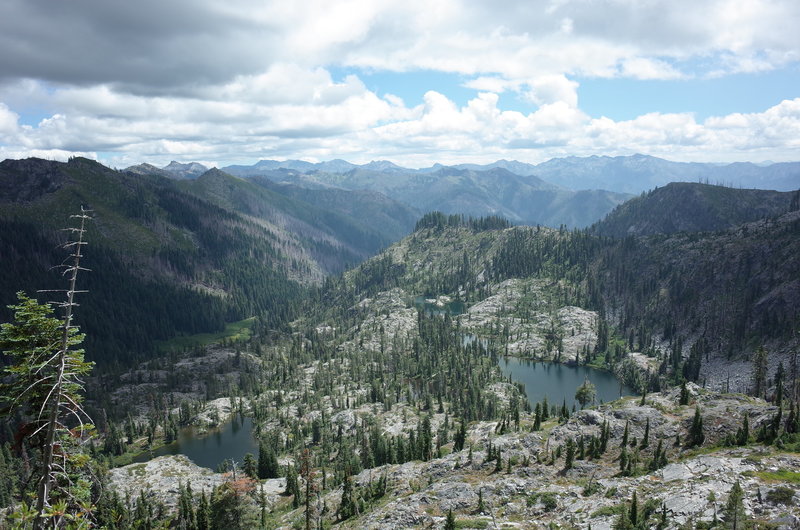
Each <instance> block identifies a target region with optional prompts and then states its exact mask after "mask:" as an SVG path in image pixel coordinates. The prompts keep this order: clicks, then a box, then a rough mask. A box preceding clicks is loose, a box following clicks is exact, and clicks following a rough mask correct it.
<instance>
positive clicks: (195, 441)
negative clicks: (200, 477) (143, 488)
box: [134, 415, 258, 470]
mask: <svg viewBox="0 0 800 530" xmlns="http://www.w3.org/2000/svg"><path fill="white" fill-rule="evenodd" d="M247 453H253V456H255V457H256V458H258V445H257V444H256V441H255V439H254V438H253V419H252V418H248V417H239V416H238V415H234V417H233V419H232V420H231V421H229V422H228V423H226V424H224V425H222V426H221V427H220V428H219V429H216V430H213V431H210V432H208V433H203V434H202V435H198V434H197V433H196V432H195V430H194V429H193V428H191V427H188V428H184V429H181V430H180V431H179V432H178V439H177V441H175V442H173V443H171V444H168V445H165V446H162V447H159V448H158V449H156V450H155V451H146V452H144V453H142V454H140V455H138V456H137V457H136V458H135V459H134V461H135V462H147V461H148V460H150V459H152V458H155V457H157V456H164V455H178V454H182V455H186V456H187V457H189V459H190V460H191V461H192V462H194V463H195V464H197V465H198V466H201V467H207V468H210V469H212V470H216V469H217V466H218V465H219V464H221V463H222V462H223V461H224V460H234V461H235V462H236V463H237V464H239V465H241V463H242V460H244V455H246V454H247Z"/></svg>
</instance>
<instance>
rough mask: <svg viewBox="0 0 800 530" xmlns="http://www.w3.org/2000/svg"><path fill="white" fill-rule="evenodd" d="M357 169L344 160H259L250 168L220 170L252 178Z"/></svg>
mask: <svg viewBox="0 0 800 530" xmlns="http://www.w3.org/2000/svg"><path fill="white" fill-rule="evenodd" d="M356 167H358V166H357V165H356V164H351V163H350V162H347V161H345V160H340V159H336V160H329V161H327V162H320V163H316V164H315V163H312V162H306V161H304V160H284V161H278V160H260V161H259V162H256V163H255V164H253V165H252V166H242V165H233V166H227V167H224V168H222V169H223V171H225V172H226V173H229V174H231V175H235V176H237V177H254V176H256V175H264V176H269V174H270V173H271V172H273V171H276V170H280V169H284V170H292V171H300V172H303V173H305V172H308V171H329V172H331V173H343V172H345V171H350V170H351V169H354V168H356Z"/></svg>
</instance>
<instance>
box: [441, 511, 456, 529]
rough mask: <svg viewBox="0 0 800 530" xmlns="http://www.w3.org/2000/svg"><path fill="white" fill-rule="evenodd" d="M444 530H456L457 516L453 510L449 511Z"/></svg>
mask: <svg viewBox="0 0 800 530" xmlns="http://www.w3.org/2000/svg"><path fill="white" fill-rule="evenodd" d="M444 530H456V518H455V517H453V510H452V509H450V510H448V511H447V519H445V521H444Z"/></svg>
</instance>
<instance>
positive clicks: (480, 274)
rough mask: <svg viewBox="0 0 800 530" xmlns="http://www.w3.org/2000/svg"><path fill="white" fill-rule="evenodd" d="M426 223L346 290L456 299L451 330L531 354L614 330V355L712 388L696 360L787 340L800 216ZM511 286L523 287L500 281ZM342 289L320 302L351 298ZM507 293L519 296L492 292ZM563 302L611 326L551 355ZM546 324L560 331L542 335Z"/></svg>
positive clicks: (720, 374)
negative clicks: (616, 225) (567, 226)
mask: <svg viewBox="0 0 800 530" xmlns="http://www.w3.org/2000/svg"><path fill="white" fill-rule="evenodd" d="M439 215H441V214H439ZM436 217H437V216H436V215H434V214H429V215H427V216H426V217H424V218H423V219H422V220H421V221H420V223H419V225H418V228H419V229H418V230H417V231H416V232H415V233H414V234H412V235H411V236H409V237H407V238H405V239H403V240H402V241H400V242H399V243H397V244H395V245H393V246H392V247H390V248H389V249H387V250H386V251H385V252H384V253H382V254H381V255H380V256H377V257H375V258H372V259H371V260H369V261H367V262H366V263H364V264H363V265H361V266H360V267H358V268H357V269H355V270H354V271H351V272H349V273H348V275H347V282H348V285H352V286H354V287H355V288H356V289H357V290H359V291H360V292H361V293H363V295H364V296H374V295H375V294H376V293H380V292H382V291H386V290H388V289H392V288H401V289H404V290H405V291H406V292H410V293H418V294H423V295H425V296H426V297H429V298H436V297H438V296H441V295H447V296H450V297H451V298H453V299H456V298H457V299H458V300H461V301H463V302H464V303H465V304H466V305H467V307H468V308H469V309H468V312H469V313H470V315H471V316H472V319H471V321H470V322H471V323H469V324H468V323H462V326H464V327H465V329H472V331H469V332H470V333H474V334H477V335H478V336H482V337H484V338H486V339H487V340H494V341H499V343H500V345H499V347H501V348H502V347H504V346H503V344H507V346H505V347H506V348H508V350H507V351H513V352H517V353H516V354H517V355H520V353H519V352H523V353H522V355H523V356H527V355H532V356H533V357H535V358H544V359H547V358H553V357H554V356H556V354H557V353H559V354H560V352H562V351H563V352H566V353H565V354H567V353H568V354H569V357H570V358H573V359H574V358H575V357H576V356H577V357H578V358H580V359H581V360H582V361H583V359H584V358H586V359H591V358H592V356H593V355H594V354H593V353H592V351H605V350H606V348H607V347H609V346H607V345H606V346H604V344H607V341H608V340H610V335H609V329H616V334H617V336H618V337H621V338H622V340H623V343H624V344H625V345H624V346H622V348H623V349H620V350H618V351H617V353H615V354H614V355H619V354H621V352H623V351H625V349H629V350H634V349H635V351H643V352H648V353H649V354H650V355H652V356H654V357H656V358H658V359H659V360H660V362H662V363H666V364H665V368H664V372H662V374H668V373H670V371H672V372H673V373H678V374H682V375H685V376H686V377H688V378H689V379H694V380H699V378H701V377H702V378H704V379H707V380H708V384H709V385H717V388H719V385H721V384H724V383H725V381H724V377H725V375H726V374H725V372H724V371H721V370H714V369H711V368H709V369H706V368H703V367H704V366H706V362H710V363H711V364H709V367H713V366H718V364H715V363H722V364H725V363H726V362H728V360H729V359H732V358H735V357H737V356H739V355H741V354H745V355H749V354H751V353H752V352H753V351H755V349H756V348H757V347H758V346H760V345H765V346H767V347H768V348H769V349H770V351H772V352H774V354H775V355H776V356H777V357H778V358H781V357H785V355H786V353H787V352H788V351H790V350H791V347H792V345H793V344H796V337H794V335H793V333H794V329H795V326H796V322H797V319H798V318H800V280H798V278H800V262H798V260H797V259H796V258H797V256H798V255H800V211H795V212H791V213H788V214H784V215H783V216H781V217H779V218H776V219H771V220H766V221H757V222H754V223H749V224H745V225H741V226H739V227H736V228H734V229H731V230H728V231H725V232H718V233H702V234H698V233H693V234H675V235H671V236H653V237H649V238H627V239H609V238H600V237H596V236H593V235H591V234H589V233H588V232H585V231H580V232H576V231H565V230H552V229H548V228H544V227H540V228H531V227H513V228H505V229H494V230H480V229H477V228H476V227H477V225H472V224H470V222H467V223H466V224H464V223H462V222H458V221H456V222H455V223H452V222H450V223H448V222H444V223H441V222H436ZM517 280H523V283H522V284H514V285H512V284H506V283H505V282H510V281H517ZM531 282H533V283H531ZM537 282H538V283H537ZM541 282H544V283H541ZM342 288H343V289H344V291H342V293H340V294H339V295H335V294H331V295H330V296H328V297H327V298H329V299H331V300H335V299H336V296H344V293H347V292H352V291H349V290H348V289H350V288H349V287H347V288H346V287H342ZM515 291H516V292H517V293H520V292H525V291H527V292H528V294H522V295H519V294H517V295H513V294H505V295H503V293H509V292H510V293H513V292H515ZM500 295H502V296H500ZM487 296H489V297H491V298H492V299H495V298H494V297H497V298H496V300H495V301H494V302H493V303H492V306H493V307H495V310H497V308H503V309H502V310H500V312H499V313H498V314H499V315H507V317H505V318H504V319H501V323H500V324H497V325H492V326H491V327H489V328H488V329H484V330H483V331H481V328H480V326H481V325H482V324H481V321H482V320H481V318H482V317H480V316H479V315H478V314H473V311H474V309H473V308H472V307H473V304H475V306H474V307H479V306H480V304H481V303H483V302H484V301H485V300H487ZM520 300H522V301H524V303H523V302H522V301H520ZM341 303H342V305H344V306H347V304H348V301H346V300H342V301H341ZM349 303H355V301H354V300H350V301H349ZM520 304H522V305H520ZM348 307H349V306H348ZM568 307H578V308H582V309H583V310H587V311H593V312H595V313H596V318H597V319H599V320H598V321H605V322H606V323H607V324H606V326H610V327H611V328H608V327H606V328H604V327H603V325H600V324H597V325H598V326H599V327H596V328H594V330H595V333H596V336H595V338H591V339H587V340H589V344H590V348H589V350H585V349H582V348H581V347H580V346H581V345H580V344H578V345H577V347H569V348H568V347H566V346H565V347H564V349H563V350H562V349H556V347H555V344H558V343H560V342H561V341H563V342H564V344H567V343H568V342H569V340H568V339H569V338H570V335H569V333H567V331H568V330H569V327H566V328H562V327H563V326H565V324H564V322H565V321H563V319H561V317H559V319H560V320H559V319H556V320H553V318H554V317H553V315H555V314H561V313H560V311H561V310H562V309H563V308H568ZM570 312H571V310H570ZM548 315H549V316H548ZM568 320H569V319H568ZM548 322H552V323H553V326H555V328H554V329H555V330H558V329H562V331H560V332H557V333H556V334H555V335H553V334H552V333H553V332H551V331H548V326H549V325H550V324H548ZM559 322H560V323H559ZM542 323H545V325H544V327H543V326H542ZM474 326H478V328H474V329H473V327H474ZM504 326H506V329H505V330H504V331H502V332H501V331H500V330H502V329H503V327H504ZM603 329H605V332H603ZM482 333H485V335H482ZM604 333H605V335H606V336H605V338H604ZM611 335H613V332H612V333H611ZM548 337H549V338H548ZM594 341H596V344H597V346H596V348H597V350H593V349H592V347H591V344H595V342H594ZM525 352H527V353H525ZM701 352H702V356H703V358H702V359H700V357H699V356H700V353H701ZM670 356H672V357H670ZM610 359H611V358H607V360H610ZM618 360H619V359H618ZM787 362H788V361H787ZM670 366H671V368H670ZM736 381H737V384H738V385H741V386H740V387H738V388H737V390H741V391H744V390H747V384H748V381H749V372H748V374H745V375H744V377H743V378H738V379H736ZM632 386H636V384H634V385H632ZM732 388H733V387H732Z"/></svg>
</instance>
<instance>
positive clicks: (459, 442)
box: [453, 421, 467, 451]
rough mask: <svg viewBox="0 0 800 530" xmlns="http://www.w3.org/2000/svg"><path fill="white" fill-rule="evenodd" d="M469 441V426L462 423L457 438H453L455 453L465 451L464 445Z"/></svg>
mask: <svg viewBox="0 0 800 530" xmlns="http://www.w3.org/2000/svg"><path fill="white" fill-rule="evenodd" d="M466 439H467V424H466V423H465V422H463V421H462V422H461V424H460V426H459V428H458V431H457V432H456V435H455V438H453V451H461V450H462V449H464V443H465V441H466Z"/></svg>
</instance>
